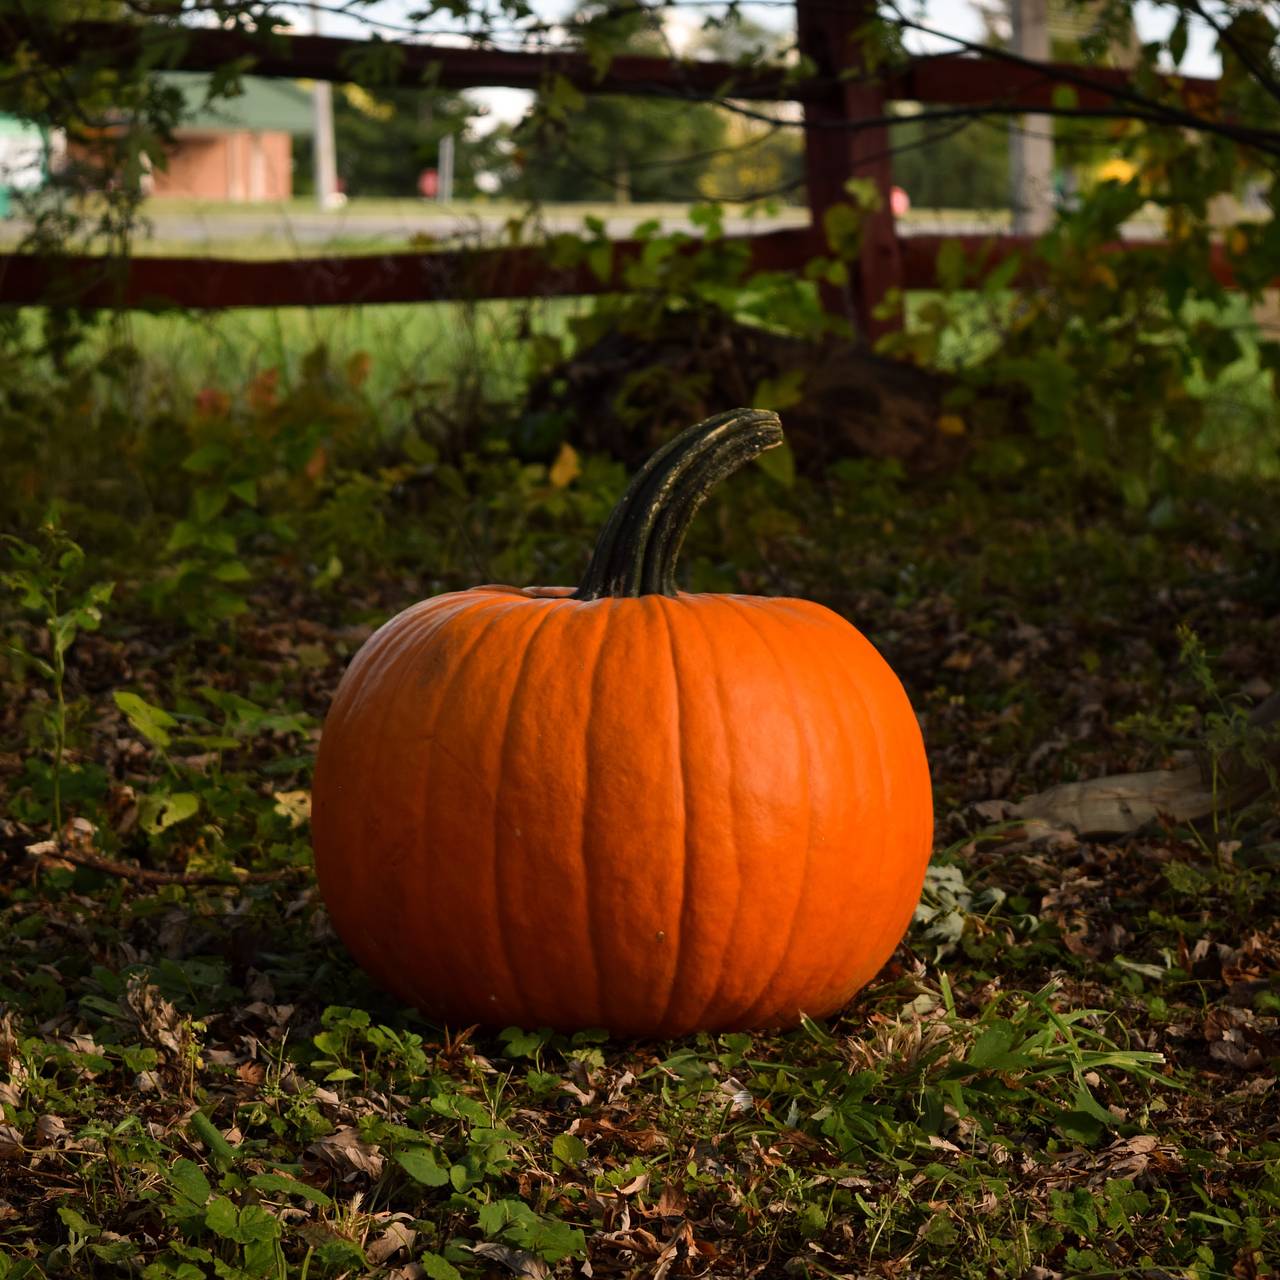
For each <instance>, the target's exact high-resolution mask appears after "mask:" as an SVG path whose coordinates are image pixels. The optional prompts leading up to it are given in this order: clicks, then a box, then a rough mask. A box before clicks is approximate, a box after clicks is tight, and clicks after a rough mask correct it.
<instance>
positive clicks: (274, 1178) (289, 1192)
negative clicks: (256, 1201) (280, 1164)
mask: <svg viewBox="0 0 1280 1280" xmlns="http://www.w3.org/2000/svg"><path fill="white" fill-rule="evenodd" d="M249 1185H250V1186H251V1187H253V1188H254V1190H255V1191H264V1192H266V1193H267V1194H268V1195H282V1196H300V1197H301V1198H302V1199H303V1200H309V1201H310V1202H311V1203H312V1204H314V1205H319V1206H320V1208H322V1209H325V1208H328V1206H329V1205H331V1204H332V1203H333V1199H332V1197H330V1196H328V1195H326V1194H325V1193H324V1192H323V1191H321V1190H320V1189H319V1188H318V1187H311V1186H308V1185H307V1184H306V1183H305V1182H299V1181H298V1180H297V1179H296V1178H288V1177H286V1176H285V1175H284V1174H282V1173H259V1174H256V1175H255V1176H254V1177H252V1178H250V1179H249Z"/></svg>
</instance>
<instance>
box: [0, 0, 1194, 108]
mask: <svg viewBox="0 0 1280 1280" xmlns="http://www.w3.org/2000/svg"><path fill="white" fill-rule="evenodd" d="M0 43H3V45H4V46H5V47H6V48H7V49H9V50H13V49H16V48H17V47H18V46H19V45H21V44H28V45H30V46H31V48H32V49H33V50H35V51H36V52H38V53H39V54H40V55H41V56H42V57H43V58H45V59H46V60H48V61H53V62H56V61H59V60H67V59H71V58H79V57H88V58H90V59H91V60H93V61H94V62H96V63H97V64H98V65H101V66H112V67H129V66H134V65H136V64H137V63H138V62H139V61H140V60H141V61H145V62H146V63H147V64H148V65H151V66H154V67H155V69H156V70H164V71H215V70H217V69H218V68H219V67H225V66H227V65H229V64H231V63H235V62H240V63H242V64H243V70H244V72H245V74H252V75H255V76H266V77H276V78H284V79H294V80H332V81H335V82H341V81H345V80H350V79H355V78H357V76H359V75H368V76H369V77H370V78H371V80H372V81H373V83H375V84H378V85H382V86H385V87H392V86H395V87H401V88H422V87H423V86H429V87H434V88H439V89H481V88H498V87H501V88H510V89H528V90H537V89H539V88H541V87H542V86H543V85H545V84H546V82H547V80H548V79H549V78H551V77H554V76H563V77H564V78H565V79H567V80H569V81H570V82H571V83H572V84H573V85H574V87H575V88H578V89H580V90H582V91H584V92H590V93H604V94H608V93H615V94H661V95H664V96H671V95H676V96H682V95H687V96H693V97H699V98H703V97H717V98H740V99H743V100H747V101H750V100H753V99H754V100H763V101H783V100H786V101H793V102H802V103H803V102H806V101H810V100H812V99H814V98H815V97H819V96H821V95H823V94H826V93H829V92H830V91H831V89H832V88H833V86H835V85H836V84H838V83H841V82H843V81H844V80H845V79H846V77H841V76H839V75H836V76H834V77H813V78H810V79H800V78H798V77H797V76H794V75H788V74H786V73H784V72H779V71H765V72H762V71H760V70H759V69H753V68H750V67H741V66H735V65H734V64H732V63H728V62H706V61H701V60H694V59H688V60H673V59H668V58H642V57H634V56H629V55H620V56H618V57H615V58H613V59H612V60H611V61H610V63H609V65H608V67H607V68H606V69H604V70H603V71H602V70H600V69H599V68H598V67H597V66H596V65H595V64H594V63H593V62H592V61H591V59H590V58H589V57H588V56H587V55H586V54H584V53H578V52H574V51H551V52H545V53H544V52H521V51H511V50H503V49H485V48H468V47H465V46H453V45H439V44H425V43H407V42H399V41H394V42H393V41H386V40H355V39H347V38H343V37H340V36H313V35H300V34H294V33H291V32H290V33H284V32H279V31H273V32H262V33H257V32H249V31H228V30H222V29H220V28H214V27H184V26H179V25H176V24H160V23H146V24H141V23H123V22H88V21H86V22H74V23H66V24H61V25H52V24H49V25H46V24H42V23H40V22H37V21H34V20H32V19H29V18H14V17H8V18H0ZM1162 82H1163V84H1164V85H1165V87H1167V88H1170V89H1173V90H1174V91H1176V92H1177V93H1178V94H1179V95H1180V96H1181V97H1183V98H1184V100H1187V101H1189V102H1192V103H1194V104H1197V105H1207V104H1210V103H1212V102H1214V101H1216V99H1217V96H1218V84H1217V81H1216V80H1205V79H1198V78H1196V77H1194V76H1166V77H1163V81H1162ZM879 83H880V91H881V92H882V95H883V97H884V98H885V99H886V100H888V101H909V102H923V103H934V104H947V105H951V106H976V105H981V104H990V105H992V106H1000V107H1007V108H1022V109H1027V110H1032V109H1035V108H1044V107H1052V106H1054V105H1055V103H1056V101H1057V99H1056V96H1055V95H1057V94H1058V93H1059V92H1060V90H1062V89H1073V90H1075V92H1076V94H1077V100H1078V103H1079V105H1080V106H1082V107H1106V106H1108V105H1110V104H1112V103H1114V102H1115V101H1116V100H1117V98H1118V97H1120V96H1122V95H1123V94H1124V93H1125V92H1126V91H1128V90H1129V88H1130V80H1129V75H1128V73H1127V72H1125V71H1119V70H1115V69H1113V68H1108V67H1082V66H1077V65H1075V64H1071V63H1065V62H1064V63H1045V64H1044V65H1043V66H1027V65H1025V64H1023V63H1021V62H1019V61H1017V60H1006V59H1004V58H990V57H980V56H976V55H971V54H949V53H948V54H930V55H923V56H920V57H917V58H914V59H912V60H911V61H910V62H909V63H908V64H907V65H906V66H905V67H902V68H891V69H888V70H887V71H886V73H885V75H884V77H883V79H882V80H881V81H880V82H879ZM997 87H998V91H995V90H996V89H997Z"/></svg>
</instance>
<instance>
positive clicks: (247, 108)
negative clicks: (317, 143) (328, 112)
mask: <svg viewBox="0 0 1280 1280" xmlns="http://www.w3.org/2000/svg"><path fill="white" fill-rule="evenodd" d="M159 77H160V80H161V81H162V82H163V83H164V84H166V85H172V86H173V87H174V88H176V89H178V90H180V91H181V93H182V97H183V100H184V102H185V104H186V107H185V110H184V111H183V114H182V119H181V120H180V121H179V123H178V128H179V129H201V130H206V131H208V132H211V133H230V132H233V131H235V130H239V129H252V130H254V131H255V132H259V131H265V130H282V131H284V132H285V133H293V134H309V133H310V132H311V128H312V124H311V95H310V94H309V93H308V92H307V91H306V90H305V89H303V88H301V87H300V86H298V85H297V84H295V83H294V82H293V81H292V80H274V79H272V80H268V79H265V78H264V77H262V76H242V77H241V79H240V87H241V89H242V90H243V92H242V93H240V94H239V95H237V96H236V97H234V98H232V97H219V98H218V99H217V100H216V101H214V102H211V103H208V104H207V105H206V103H205V99H206V97H207V96H208V92H209V80H210V77H209V76H207V75H205V74H203V73H201V72H199V71H162V72H160V73H159Z"/></svg>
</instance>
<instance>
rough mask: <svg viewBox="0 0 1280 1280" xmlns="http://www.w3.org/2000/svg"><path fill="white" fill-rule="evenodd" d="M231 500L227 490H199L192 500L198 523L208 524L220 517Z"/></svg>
mask: <svg viewBox="0 0 1280 1280" xmlns="http://www.w3.org/2000/svg"><path fill="white" fill-rule="evenodd" d="M230 499H231V493H230V491H229V490H227V489H197V490H196V491H195V494H194V495H193V496H192V499H191V506H192V508H193V511H194V514H195V518H196V520H197V522H198V523H200V524H208V523H209V521H211V520H213V519H215V518H216V517H218V516H220V515H221V514H222V512H223V510H224V509H225V507H226V505H227V503H228V502H229V501H230Z"/></svg>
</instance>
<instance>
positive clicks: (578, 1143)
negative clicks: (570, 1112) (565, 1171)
mask: <svg viewBox="0 0 1280 1280" xmlns="http://www.w3.org/2000/svg"><path fill="white" fill-rule="evenodd" d="M551 1154H552V1155H553V1156H555V1158H556V1159H557V1160H559V1161H560V1163H561V1164H571V1165H579V1164H581V1163H582V1162H583V1161H584V1160H585V1159H586V1158H587V1144H586V1143H585V1142H583V1141H582V1139H581V1138H579V1137H578V1136H577V1135H576V1134H572V1133H560V1134H557V1135H556V1136H555V1137H554V1138H553V1139H552V1140H551Z"/></svg>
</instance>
